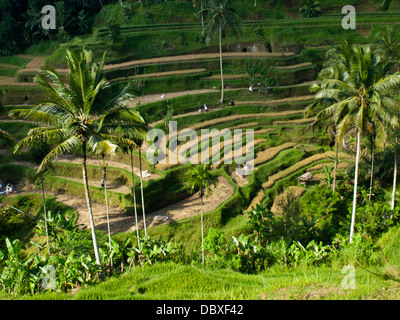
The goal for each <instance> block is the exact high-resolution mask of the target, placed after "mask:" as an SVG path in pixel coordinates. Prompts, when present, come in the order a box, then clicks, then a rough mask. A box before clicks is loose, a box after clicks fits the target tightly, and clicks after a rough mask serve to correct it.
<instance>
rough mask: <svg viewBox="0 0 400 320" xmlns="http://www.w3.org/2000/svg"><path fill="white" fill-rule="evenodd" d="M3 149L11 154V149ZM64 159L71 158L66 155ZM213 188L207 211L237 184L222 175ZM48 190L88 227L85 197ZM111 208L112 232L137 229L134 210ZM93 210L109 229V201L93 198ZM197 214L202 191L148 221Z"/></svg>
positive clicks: (22, 190) (23, 189)
mask: <svg viewBox="0 0 400 320" xmlns="http://www.w3.org/2000/svg"><path fill="white" fill-rule="evenodd" d="M2 153H3V152H2ZM4 153H7V154H8V152H4ZM65 161H68V160H67V159H65ZM93 161H96V160H93ZM14 163H16V164H20V165H24V166H29V167H31V168H37V166H35V165H34V164H32V163H30V162H28V161H15V162H14ZM71 180H74V181H77V182H81V179H71ZM89 184H93V185H96V184H98V181H89ZM108 188H109V190H112V191H118V192H123V193H127V192H130V190H128V189H129V188H128V187H127V186H125V185H113V184H109V185H108ZM16 190H17V191H18V193H15V194H12V195H9V196H17V195H20V194H27V193H38V192H39V191H38V189H36V188H35V186H34V185H32V184H29V183H25V184H19V185H17V186H16ZM212 190H213V192H212V194H211V195H210V196H208V197H207V198H204V199H203V202H204V205H203V210H204V212H208V211H211V210H213V209H215V208H216V207H217V206H218V205H219V204H221V203H222V202H224V201H226V200H227V199H229V197H231V195H232V193H233V190H234V188H233V186H232V185H231V184H230V183H229V182H228V180H227V179H226V178H224V177H219V178H218V182H217V184H216V186H215V187H212ZM45 192H46V197H49V196H54V197H55V198H56V201H58V202H61V203H63V204H65V205H67V206H69V207H71V208H73V209H74V210H75V211H76V212H77V213H78V220H77V224H82V225H84V226H86V227H87V228H89V226H90V222H89V215H88V210H87V203H86V199H85V198H80V197H75V196H71V195H69V194H66V193H62V194H60V193H54V192H49V191H48V190H46V191H45ZM138 201H140V199H138ZM108 209H109V218H110V229H111V233H113V234H115V233H120V232H127V231H135V230H136V228H135V219H134V215H133V212H132V213H131V214H132V215H130V216H128V215H127V214H126V213H124V212H123V210H121V209H120V208H116V207H111V206H109V208H108ZM92 210H93V218H94V222H95V226H96V229H98V230H101V231H104V232H107V229H108V226H107V214H106V212H107V208H106V205H105V204H100V203H96V202H92ZM198 214H200V198H199V192H198V193H196V194H194V195H192V196H190V197H189V198H187V199H184V200H182V201H180V202H177V203H175V204H172V205H170V206H167V207H165V208H162V209H159V210H157V211H154V212H150V213H147V215H146V225H147V226H148V227H154V226H156V225H160V224H166V223H169V222H172V221H178V220H182V219H185V218H189V217H193V216H196V215H198ZM165 217H168V219H165ZM164 219H165V220H164ZM138 220H139V228H140V229H142V228H143V216H142V212H141V211H138Z"/></svg>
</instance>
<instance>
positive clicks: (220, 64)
mask: <svg viewBox="0 0 400 320" xmlns="http://www.w3.org/2000/svg"><path fill="white" fill-rule="evenodd" d="M219 67H220V69H221V100H220V103H223V102H224V71H223V67H222V19H221V17H220V20H219Z"/></svg>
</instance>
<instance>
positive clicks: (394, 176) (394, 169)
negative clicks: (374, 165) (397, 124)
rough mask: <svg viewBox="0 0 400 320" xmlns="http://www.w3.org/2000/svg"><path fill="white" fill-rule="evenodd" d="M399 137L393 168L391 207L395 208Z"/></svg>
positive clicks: (395, 148) (395, 147)
mask: <svg viewBox="0 0 400 320" xmlns="http://www.w3.org/2000/svg"><path fill="white" fill-rule="evenodd" d="M397 142H398V140H397V137H396V144H395V146H394V168H393V191H392V203H391V205H390V208H391V209H392V210H394V204H395V197H396V183H397Z"/></svg>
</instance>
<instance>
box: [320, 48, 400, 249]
mask: <svg viewBox="0 0 400 320" xmlns="http://www.w3.org/2000/svg"><path fill="white" fill-rule="evenodd" d="M391 65H392V64H391V63H386V61H385V60H384V59H382V58H381V56H380V55H379V54H377V52H374V51H373V50H372V49H371V47H370V46H359V47H353V55H352V59H351V65H350V72H349V74H348V75H346V76H345V77H343V79H342V80H337V79H325V80H323V81H322V86H323V88H324V89H323V90H321V91H319V92H318V93H317V95H316V97H317V98H333V99H335V100H336V101H337V102H336V103H334V104H332V105H331V106H330V107H328V108H326V109H324V110H322V111H321V113H322V114H323V115H324V116H325V117H332V119H333V121H334V122H335V123H336V124H337V131H338V135H339V137H342V136H343V134H345V133H346V132H347V131H348V130H349V129H351V128H353V129H355V131H356V136H357V149H356V150H357V151H356V164H355V176H354V193H353V206H352V217H351V226H350V242H352V238H353V232H354V221H355V211H356V203H357V184H358V167H359V159H360V152H361V137H362V135H363V133H366V132H371V129H372V127H375V128H377V134H381V135H386V128H387V127H388V126H390V127H398V124H399V121H398V118H397V116H396V115H395V114H393V112H392V111H393V110H394V107H395V105H396V103H397V101H396V99H395V98H394V93H395V91H396V90H398V88H397V87H398V85H399V84H400V75H397V74H396V75H388V70H390V68H391Z"/></svg>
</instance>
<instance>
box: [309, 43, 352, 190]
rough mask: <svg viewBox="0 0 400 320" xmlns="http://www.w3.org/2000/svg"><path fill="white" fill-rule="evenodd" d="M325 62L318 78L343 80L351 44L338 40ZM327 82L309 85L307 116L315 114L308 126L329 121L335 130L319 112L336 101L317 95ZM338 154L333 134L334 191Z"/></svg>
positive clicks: (349, 59) (348, 64)
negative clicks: (310, 96) (312, 98)
mask: <svg viewBox="0 0 400 320" xmlns="http://www.w3.org/2000/svg"><path fill="white" fill-rule="evenodd" d="M326 57H327V59H328V60H327V62H326V63H325V64H324V68H323V69H322V70H321V72H320V74H319V78H320V80H326V79H336V80H343V79H345V78H346V77H348V74H349V73H350V64H351V58H352V45H351V42H349V41H348V40H342V41H340V43H339V45H338V46H337V47H335V48H332V49H330V50H328V52H327V53H326ZM327 83H328V82H326V81H325V82H324V81H322V83H314V84H312V85H311V87H310V91H311V92H312V93H315V94H316V97H318V98H316V99H315V101H314V102H313V103H312V104H310V105H309V106H308V107H307V113H306V115H307V116H316V117H315V121H314V122H313V123H312V124H311V125H310V126H309V127H314V126H315V125H323V126H325V127H326V124H327V123H329V125H328V126H329V127H332V128H333V129H334V131H336V127H335V123H334V122H333V121H332V118H328V119H327V118H323V116H325V114H324V113H321V111H322V110H324V109H325V108H327V107H329V106H331V105H332V104H334V103H336V102H338V101H337V100H336V99H335V98H334V97H332V96H326V95H322V96H317V94H318V93H319V92H320V91H321V90H323V89H326V85H327ZM338 156H339V139H338V137H337V136H335V159H334V170H333V183H332V191H333V193H335V191H336V180H337V165H338Z"/></svg>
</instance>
